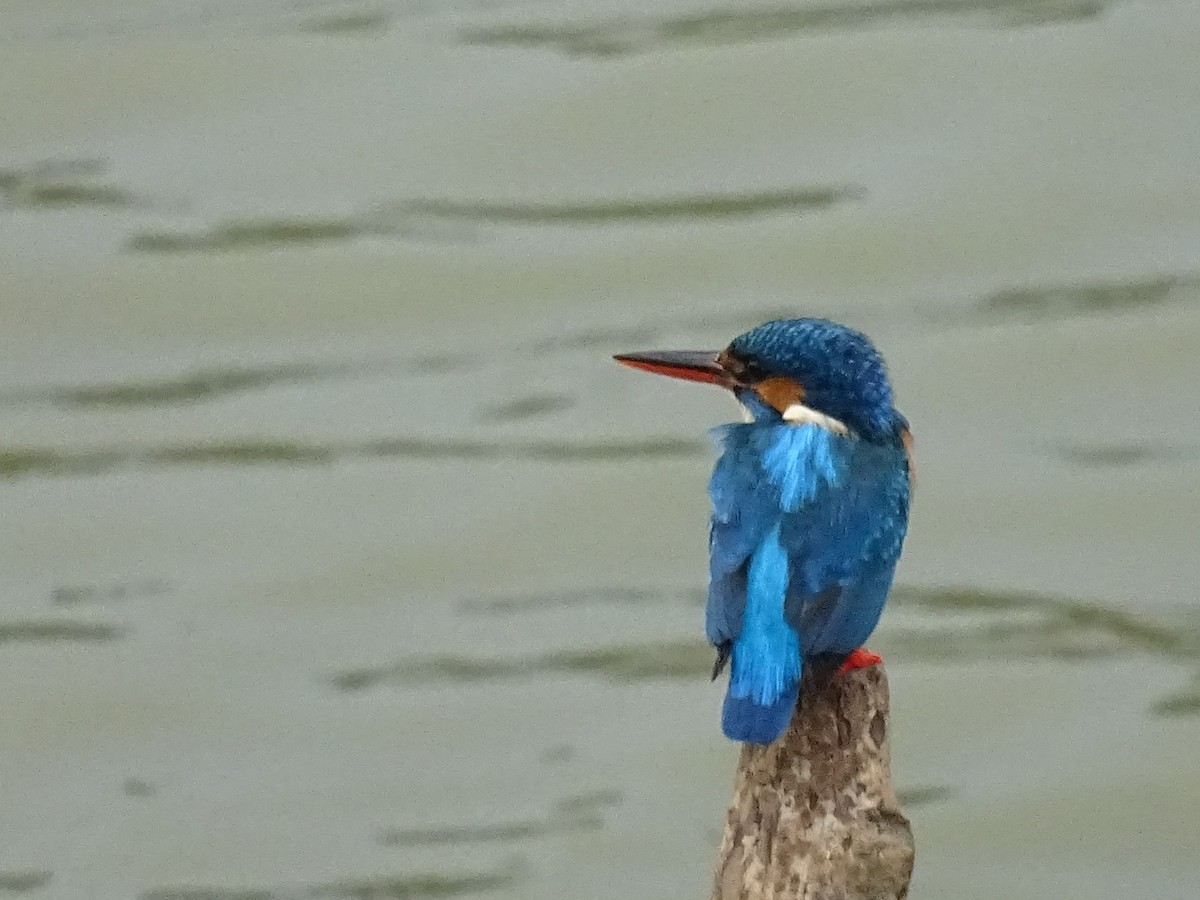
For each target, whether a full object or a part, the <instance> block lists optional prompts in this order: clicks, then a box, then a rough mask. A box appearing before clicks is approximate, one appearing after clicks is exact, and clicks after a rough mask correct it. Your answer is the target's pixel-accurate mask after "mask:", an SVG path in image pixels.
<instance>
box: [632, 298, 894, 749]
mask: <svg viewBox="0 0 1200 900" xmlns="http://www.w3.org/2000/svg"><path fill="white" fill-rule="evenodd" d="M614 358H615V359H616V360H617V361H618V362H620V363H623V364H625V365H628V366H633V367H634V368H638V369H644V370H646V371H649V372H654V373H657V374H660V375H669V376H671V377H673V378H683V379H686V380H689V381H699V382H705V383H708V384H715V385H719V386H721V387H724V388H727V389H729V390H730V391H732V392H733V395H734V396H735V397H736V398H737V400H738V401H739V402H740V403H741V405H742V406H743V407H744V409H745V411H746V413H747V419H748V421H747V423H745V424H730V425H723V426H720V427H719V428H716V429H715V430H714V432H713V433H714V435H715V436H716V439H717V442H718V444H719V447H720V451H721V452H720V458H719V459H718V460H717V463H716V467H715V469H714V470H713V474H712V478H711V480H710V481H709V486H708V490H709V495H710V497H711V499H712V521H711V527H710V530H709V581H708V603H707V607H706V612H705V620H706V622H705V631H706V632H707V635H708V639H709V641H710V642H711V643H712V644H713V645H714V646H715V647H716V649H717V662H716V665H715V666H714V667H713V678H714V679H715V678H716V677H717V676H718V675H719V674H720V672H721V670H722V669H723V668H724V666H725V664H726V663H728V664H729V670H730V674H729V686H728V688H727V691H726V694H725V703H724V708H723V711H722V716H721V725H722V728H723V730H724V732H725V734H726V735H727V736H728V737H730V738H731V739H733V740H736V741H745V742H747V743H753V744H769V743H771V742H772V741H774V740H775V739H776V738H778V737H779V736H780V735H781V734H783V732H784V730H785V729H786V728H787V725H788V723H789V722H790V721H791V717H792V713H793V712H794V710H795V707H796V702H797V698H798V696H799V691H800V681H801V678H802V676H803V674H804V672H805V671H806V668H811V669H813V670H814V671H825V672H831V671H833V669H834V668H836V667H837V666H839V665H849V666H853V665H854V664H855V663H858V664H871V663H872V662H878V661H879V658H878V657H875V656H873V655H870V654H865V651H863V652H860V653H856V651H858V650H859V648H861V647H862V645H863V643H864V642H865V641H866V640H867V638H868V637H869V636H870V634H871V632H872V631H874V629H875V626H876V624H878V622H879V617H880V614H881V613H882V611H883V604H884V600H885V599H886V598H887V594H888V590H889V589H890V588H891V585H892V577H893V574H894V573H895V569H896V562H897V560H898V559H899V557H900V549H901V545H902V544H903V542H904V535H905V532H906V531H907V528H908V505H909V494H910V490H911V474H912V467H911V455H910V451H911V447H912V437H911V434H910V432H909V428H908V422H907V420H906V419H905V418H904V416H902V415H901V414H900V413H899V412H898V411H897V410H896V408H895V406H894V405H893V401H892V388H891V385H890V384H889V382H888V377H887V370H886V368H885V366H884V362H883V359H882V357H881V356H880V355H879V352H878V351H877V350H876V349H875V347H874V346H873V345H872V344H871V342H870V340H868V339H867V337H866V336H865V335H863V334H861V333H859V332H857V331H854V330H853V329H850V328H847V327H845V326H843V325H838V324H836V323H833V322H828V321H825V320H823V319H784V320H779V321H774V322H767V323H766V324H764V325H760V326H759V327H758V328H755V329H753V330H752V331H748V332H746V333H745V334H742V335H740V336H738V337H736V338H734V340H733V342H732V343H731V344H730V345H729V346H728V347H726V348H725V349H724V350H722V351H721V352H720V353H716V352H693V351H660V352H650V353H627V354H621V355H618V356H616V357H614ZM848 660H849V662H847V661H848Z"/></svg>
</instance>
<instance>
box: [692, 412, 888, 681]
mask: <svg viewBox="0 0 1200 900" xmlns="http://www.w3.org/2000/svg"><path fill="white" fill-rule="evenodd" d="M720 432H721V434H720V437H721V439H722V442H723V445H724V452H723V453H722V455H721V458H720V459H719V460H718V462H717V465H716V468H715V470H714V471H713V476H712V480H711V481H710V484H709V493H710V495H711V497H712V504H713V514H712V524H711V529H710V532H709V592H708V605H707V609H706V631H707V634H708V638H709V640H710V641H711V642H712V643H713V644H715V645H717V646H718V648H727V647H728V646H729V644H730V643H731V642H733V641H734V640H736V639H737V636H738V635H739V634H740V633H741V630H742V621H743V616H744V613H745V609H746V592H747V577H748V571H749V565H750V559H751V557H752V556H753V555H754V553H755V552H756V550H757V549H758V548H759V547H760V546H762V544H763V542H764V541H765V540H766V539H767V538H768V536H769V535H771V534H772V532H774V531H775V529H778V535H779V543H780V545H781V546H782V548H783V549H784V551H785V553H786V556H787V562H788V575H787V591H786V598H784V610H783V612H784V615H785V618H786V620H787V622H788V624H789V625H791V626H792V628H794V629H795V630H796V632H797V634H799V635H800V643H801V650H802V652H803V653H804V655H806V656H809V655H812V654H816V653H824V652H841V651H843V650H844V651H845V652H849V651H850V650H853V649H854V648H855V647H857V646H859V644H861V643H862V641H864V640H866V637H867V635H869V634H870V632H871V630H872V629H873V628H874V626H875V623H876V622H877V621H878V618H879V612H880V610H881V609H882V606H883V599H884V597H886V595H887V590H888V587H889V586H890V584H891V573H892V570H893V569H894V566H895V562H896V559H897V558H898V556H899V553H900V544H901V542H902V540H903V537H904V530H905V526H906V521H907V513H908V475H907V466H906V464H905V457H904V451H903V450H901V449H899V448H889V447H880V446H877V445H874V444H869V443H866V442H864V441H859V440H854V439H849V438H844V437H841V436H838V435H830V434H829V433H828V432H824V430H823V429H820V428H819V426H817V425H805V426H794V425H785V426H779V427H778V428H768V429H764V428H761V427H759V428H756V427H754V426H752V425H731V426H725V428H724V429H721V430H720ZM864 632H865V633H864ZM859 634H861V637H860V638H859V639H858V642H857V643H853V644H852V645H850V646H848V647H843V646H842V645H843V644H844V643H845V642H846V641H847V640H852V639H854V638H855V637H857V636H858V635H859ZM719 662H720V660H719Z"/></svg>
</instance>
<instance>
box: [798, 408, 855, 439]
mask: <svg viewBox="0 0 1200 900" xmlns="http://www.w3.org/2000/svg"><path fill="white" fill-rule="evenodd" d="M783 420H784V421H785V422H792V423H793V424H796V425H819V426H820V427H821V428H824V429H825V430H826V431H832V432H833V433H834V434H842V435H846V434H849V433H850V429H849V428H847V427H846V423H845V422H843V421H842V420H841V419H835V418H834V417H833V416H827V415H825V413H822V412H817V411H816V410H815V409H810V408H809V407H807V406H805V405H804V404H803V403H793V404H792V405H791V406H789V407H788V408H787V409H785V410H784V411H783Z"/></svg>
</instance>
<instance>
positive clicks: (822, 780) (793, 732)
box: [712, 665, 914, 900]
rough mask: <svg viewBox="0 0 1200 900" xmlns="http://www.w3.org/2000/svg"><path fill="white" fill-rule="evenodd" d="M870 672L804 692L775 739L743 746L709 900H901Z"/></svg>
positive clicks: (901, 846) (908, 848) (895, 812)
mask: <svg viewBox="0 0 1200 900" xmlns="http://www.w3.org/2000/svg"><path fill="white" fill-rule="evenodd" d="M887 731H888V686H887V676H886V675H885V674H884V671H883V667H882V666H879V665H872V666H867V667H865V668H860V669H853V670H851V671H850V672H847V673H845V674H842V675H837V676H834V677H833V678H828V679H825V680H823V682H821V683H814V682H812V681H809V682H806V683H805V684H804V685H803V688H802V690H801V695H800V703H799V704H798V706H797V711H796V714H795V715H794V716H793V717H792V722H791V725H789V726H788V730H787V731H786V732H785V733H784V735H783V736H782V737H781V738H780V739H779V740H777V741H775V743H773V744H770V745H768V746H765V747H762V746H756V745H752V744H746V745H744V746H743V747H742V755H741V758H740V759H739V761H738V771H737V779H736V782H735V784H734V792H733V802H732V803H731V804H730V806H729V812H728V813H727V815H726V817H725V835H724V837H723V838H722V840H721V851H720V856H719V858H718V861H717V871H716V877H715V879H714V885H713V894H712V896H713V900H902V898H904V897H905V896H907V894H908V882H909V878H910V877H911V876H912V868H913V854H914V851H913V839H912V829H911V828H910V827H909V824H908V820H907V819H906V818H904V816H903V815H901V813H900V810H899V808H898V806H897V802H896V792H895V790H894V789H893V787H892V775H891V759H890V753H889V748H888V734H887Z"/></svg>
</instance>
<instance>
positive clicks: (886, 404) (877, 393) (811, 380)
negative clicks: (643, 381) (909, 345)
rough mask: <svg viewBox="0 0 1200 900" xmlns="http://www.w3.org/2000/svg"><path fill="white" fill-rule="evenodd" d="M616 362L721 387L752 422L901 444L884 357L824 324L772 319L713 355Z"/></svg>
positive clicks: (850, 333) (643, 356) (903, 425)
mask: <svg viewBox="0 0 1200 900" xmlns="http://www.w3.org/2000/svg"><path fill="white" fill-rule="evenodd" d="M615 359H616V360H617V362H619V363H623V364H624V365H627V366H633V367H634V368H637V369H644V370H646V371H648V372H655V373H657V374H660V375H669V376H671V377H673V378H683V379H686V380H688V381H700V382H705V383H708V384H716V385H720V386H721V387H725V388H728V389H729V390H730V391H732V392H733V393H734V395H735V396H736V397H737V399H738V400H739V401H740V402H741V403H742V405H743V406H745V407H746V409H747V410H749V412H750V414H751V415H752V416H753V417H754V419H755V421H759V422H771V421H780V422H783V421H790V422H797V423H803V422H814V423H816V424H819V425H822V426H824V427H826V428H829V429H831V430H834V431H840V432H844V433H850V434H853V435H856V436H857V437H860V438H862V439H864V440H868V441H873V442H878V443H894V442H900V441H902V440H903V439H904V433H905V431H906V429H907V424H908V423H907V422H906V421H905V419H904V417H903V416H902V415H900V413H899V412H897V411H896V408H895V407H894V406H893V404H892V388H891V385H890V384H889V383H888V377H887V369H886V368H885V366H884V362H883V357H882V356H880V355H879V351H877V350H876V349H875V347H874V345H873V344H872V343H871V342H870V340H868V339H867V337H866V335H864V334H862V333H861V332H858V331H855V330H854V329H852V328H847V327H846V326H844V325H838V324H836V323H834V322H828V321H826V320H824V319H779V320H776V321H773V322H767V323H765V324H763V325H759V326H758V327H757V328H755V329H752V330H751V331H747V332H746V333H745V334H741V335H738V336H737V337H736V338H734V339H733V341H732V342H731V343H730V344H729V346H728V347H726V348H725V349H724V350H722V351H720V352H709V351H690V350H685V351H670V350H668V351H651V352H649V353H623V354H620V355H618V356H616V357H615Z"/></svg>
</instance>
